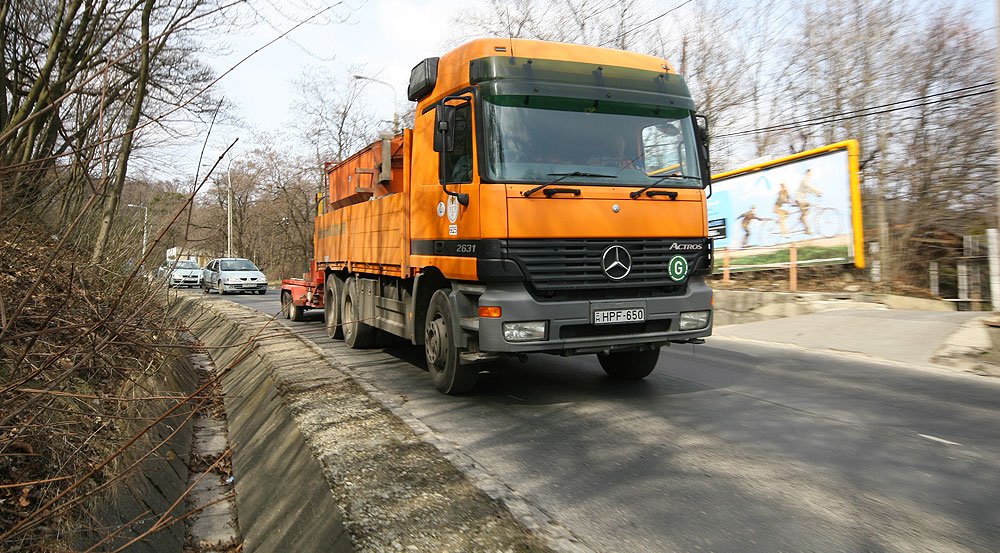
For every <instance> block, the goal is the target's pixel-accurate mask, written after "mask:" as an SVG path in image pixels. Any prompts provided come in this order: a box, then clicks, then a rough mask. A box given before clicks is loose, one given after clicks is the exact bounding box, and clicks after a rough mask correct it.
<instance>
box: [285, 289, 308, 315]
mask: <svg viewBox="0 0 1000 553" xmlns="http://www.w3.org/2000/svg"><path fill="white" fill-rule="evenodd" d="M304 311H305V310H304V309H303V308H302V306H301V305H295V302H293V301H292V294H291V293H290V292H282V293H281V313H282V314H283V315H284V316H285V318H286V319H288V320H289V321H296V322H298V321H301V320H302V313H303V312H304Z"/></svg>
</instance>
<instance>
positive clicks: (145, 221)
mask: <svg viewBox="0 0 1000 553" xmlns="http://www.w3.org/2000/svg"><path fill="white" fill-rule="evenodd" d="M127 205H128V207H134V208H136V209H142V253H143V255H145V254H146V241H147V239H148V238H149V230H148V228H149V208H148V207H146V206H144V205H142V204H139V205H136V204H127Z"/></svg>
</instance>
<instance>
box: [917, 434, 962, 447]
mask: <svg viewBox="0 0 1000 553" xmlns="http://www.w3.org/2000/svg"><path fill="white" fill-rule="evenodd" d="M917 436H920V437H921V438H927V439H928V440H930V441H932V442H938V443H942V444H948V445H962V444H960V443H958V442H950V441H948V440H945V439H944V438H938V437H937V436H928V435H927V434H917Z"/></svg>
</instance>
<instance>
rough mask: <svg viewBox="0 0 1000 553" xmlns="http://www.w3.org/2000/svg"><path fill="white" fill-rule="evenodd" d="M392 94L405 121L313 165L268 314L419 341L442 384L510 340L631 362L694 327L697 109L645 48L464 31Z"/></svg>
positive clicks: (705, 165) (705, 244) (703, 177)
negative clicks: (293, 250) (303, 260)
mask: <svg viewBox="0 0 1000 553" xmlns="http://www.w3.org/2000/svg"><path fill="white" fill-rule="evenodd" d="M408 93H409V94H408V97H409V99H410V100H411V101H414V102H416V103H417V105H416V115H415V120H414V124H413V129H404V130H403V131H402V133H401V134H399V135H397V136H394V137H392V138H383V139H382V140H380V141H377V142H375V143H373V144H371V145H370V146H368V147H367V148H365V149H363V150H362V151H360V152H358V153H356V154H354V155H353V156H351V157H349V158H347V159H346V160H344V161H342V162H340V163H337V164H330V165H328V166H327V168H326V170H327V174H328V177H329V190H328V193H327V194H326V195H325V197H323V198H321V199H320V201H319V206H318V214H317V217H316V223H315V225H316V228H315V235H314V241H315V250H314V252H315V254H314V255H315V259H314V260H312V261H310V270H309V273H308V274H306V275H304V276H305V278H302V279H288V280H285V281H283V284H282V302H283V308H284V310H285V314H286V316H287V317H289V318H291V319H300V318H301V317H302V313H303V311H304V310H305V309H319V308H322V309H323V310H324V316H325V324H326V329H327V333H328V334H329V335H330V337H332V338H341V337H342V338H343V339H344V341H345V342H346V343H347V345H348V346H350V347H352V348H365V347H371V346H372V345H373V344H374V342H375V339H376V337H377V335H378V333H381V332H385V333H389V334H393V335H396V336H399V337H402V338H404V339H406V340H409V341H410V342H412V343H413V344H414V345H422V346H423V347H424V351H425V356H426V359H427V369H428V371H429V372H430V374H431V378H432V380H433V383H434V385H435V386H436V387H437V388H438V389H439V390H440V391H442V392H444V393H449V394H454V393H462V392H466V391H469V390H470V389H472V388H473V387H474V386H475V383H476V378H477V375H478V374H479V367H477V366H476V365H477V364H478V363H481V362H484V361H489V360H493V359H496V358H498V357H501V356H514V357H517V358H523V357H524V355H526V354H529V353H548V354H556V355H564V356H568V355H580V354H596V355H597V357H598V360H599V361H600V364H601V366H602V367H603V368H604V370H605V371H606V372H607V373H608V374H609V375H610V376H611V377H613V378H621V379H639V378H643V377H645V376H646V375H648V374H649V373H650V372H651V371H652V370H653V368H654V367H655V366H656V364H657V362H658V359H659V354H660V348H661V347H662V346H667V345H670V344H671V343H700V342H702V338H704V337H705V336H708V335H710V334H711V333H712V291H711V289H710V288H709V287H708V285H707V284H706V282H705V277H706V276H707V275H709V274H710V273H711V271H712V243H711V241H710V240H709V238H708V228H707V215H706V213H707V212H706V201H705V200H706V189H708V190H709V192H710V189H709V188H708V187H709V185H710V180H709V159H708V146H707V136H708V133H707V130H706V127H707V122H706V121H705V119H704V117H703V116H700V115H697V114H696V113H695V104H694V102H693V101H692V99H691V95H690V93H689V92H688V88H687V85H686V84H685V81H684V79H683V78H682V77H681V76H680V75H678V74H677V73H676V72H675V71H674V69H673V68H672V67H671V66H670V64H668V63H667V62H666V61H665V60H664V59H661V58H657V57H652V56H647V55H642V54H636V53H631V52H624V51H619V50H612V49H606V48H597V47H591V46H581V45H572V44H562V43H552V42H541V41H533V40H518V39H507V38H503V39H499V38H497V39H480V40H475V41H472V42H469V43H467V44H464V45H462V46H460V47H458V48H456V49H454V50H452V51H451V52H448V53H447V54H445V55H443V56H441V57H440V58H428V59H425V60H423V61H421V62H420V63H419V64H417V65H416V67H414V68H413V70H412V73H411V76H410V83H409V89H408Z"/></svg>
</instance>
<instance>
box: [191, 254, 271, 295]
mask: <svg viewBox="0 0 1000 553" xmlns="http://www.w3.org/2000/svg"><path fill="white" fill-rule="evenodd" d="M201 287H202V289H204V290H205V293H206V294H207V293H209V292H211V291H212V290H216V291H217V292H219V293H220V294H228V293H230V292H239V293H243V292H250V293H254V292H256V293H258V294H261V295H264V294H266V293H267V277H265V276H264V273H262V272H260V269H258V268H257V266H256V265H254V264H253V262H252V261H250V260H249V259H242V258H239V257H223V258H219V259H213V260H212V261H209V262H208V265H205V269H204V270H203V271H202V273H201Z"/></svg>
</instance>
